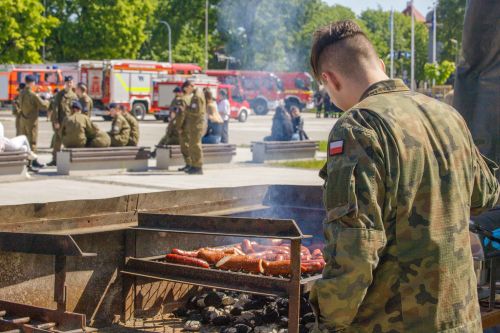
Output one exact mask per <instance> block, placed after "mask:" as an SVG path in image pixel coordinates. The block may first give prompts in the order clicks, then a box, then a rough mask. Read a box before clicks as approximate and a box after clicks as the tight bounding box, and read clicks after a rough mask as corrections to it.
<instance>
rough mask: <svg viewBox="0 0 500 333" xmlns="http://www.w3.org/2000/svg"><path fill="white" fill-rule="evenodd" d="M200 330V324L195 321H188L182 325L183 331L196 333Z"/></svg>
mask: <svg viewBox="0 0 500 333" xmlns="http://www.w3.org/2000/svg"><path fill="white" fill-rule="evenodd" d="M200 328H201V323H200V322H199V321H197V320H188V321H186V322H185V323H184V330H186V331H190V332H197V331H199V330H200Z"/></svg>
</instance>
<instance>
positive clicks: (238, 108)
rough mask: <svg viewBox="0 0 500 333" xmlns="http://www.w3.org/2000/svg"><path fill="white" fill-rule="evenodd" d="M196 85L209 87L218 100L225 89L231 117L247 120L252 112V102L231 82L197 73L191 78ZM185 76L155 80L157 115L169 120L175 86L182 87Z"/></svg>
mask: <svg viewBox="0 0 500 333" xmlns="http://www.w3.org/2000/svg"><path fill="white" fill-rule="evenodd" d="M189 79H190V80H191V81H192V82H193V83H194V84H195V85H196V87H198V88H200V89H203V88H209V89H210V90H211V91H212V94H213V96H214V97H215V98H216V100H217V101H219V100H220V91H222V90H224V91H225V92H226V95H227V97H228V101H229V105H230V107H231V113H230V117H231V119H236V120H238V121H240V122H245V121H246V120H247V118H248V115H249V114H250V110H251V109H250V104H249V103H248V102H247V101H246V100H245V99H244V97H243V96H242V95H241V94H240V93H239V89H235V87H234V86H232V85H229V84H220V83H219V82H218V81H217V79H215V78H213V77H210V76H206V75H195V76H192V77H191V78H189ZM185 80H186V78H185V77H180V76H171V77H169V78H163V79H157V80H154V82H153V110H155V117H156V118H157V119H162V120H163V121H165V122H166V121H168V115H169V107H170V103H171V102H172V100H173V98H174V92H173V90H174V88H175V87H181V86H182V84H183V83H184V81H185Z"/></svg>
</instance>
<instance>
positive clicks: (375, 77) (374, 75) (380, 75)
mask: <svg viewBox="0 0 500 333" xmlns="http://www.w3.org/2000/svg"><path fill="white" fill-rule="evenodd" d="M385 80H389V77H388V76H387V75H386V74H385V73H384V72H382V71H373V72H369V73H367V75H366V77H365V79H364V80H362V81H361V82H360V83H359V85H358V89H357V91H358V92H359V98H358V100H359V99H360V98H361V96H362V95H363V94H364V92H365V91H366V90H367V89H368V88H370V87H371V86H372V85H374V84H375V83H377V82H380V81H385Z"/></svg>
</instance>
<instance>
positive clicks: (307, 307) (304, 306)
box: [300, 297, 313, 316]
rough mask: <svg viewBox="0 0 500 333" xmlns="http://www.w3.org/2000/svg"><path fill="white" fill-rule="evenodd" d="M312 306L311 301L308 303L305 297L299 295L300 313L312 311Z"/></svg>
mask: <svg viewBox="0 0 500 333" xmlns="http://www.w3.org/2000/svg"><path fill="white" fill-rule="evenodd" d="M312 311H313V310H312V307H311V303H309V300H308V299H307V298H305V297H301V299H300V315H301V316H303V315H305V314H306V313H309V312H312Z"/></svg>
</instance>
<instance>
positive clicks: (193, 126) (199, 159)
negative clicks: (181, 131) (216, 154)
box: [187, 119, 205, 168]
mask: <svg viewBox="0 0 500 333" xmlns="http://www.w3.org/2000/svg"><path fill="white" fill-rule="evenodd" d="M204 123H205V121H204V119H201V120H197V121H192V122H191V121H189V122H188V124H187V132H188V135H189V141H188V142H189V157H190V158H191V164H190V165H191V166H192V167H195V168H201V167H202V166H203V151H202V148H201V137H202V136H203V134H204V133H203V127H204Z"/></svg>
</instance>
